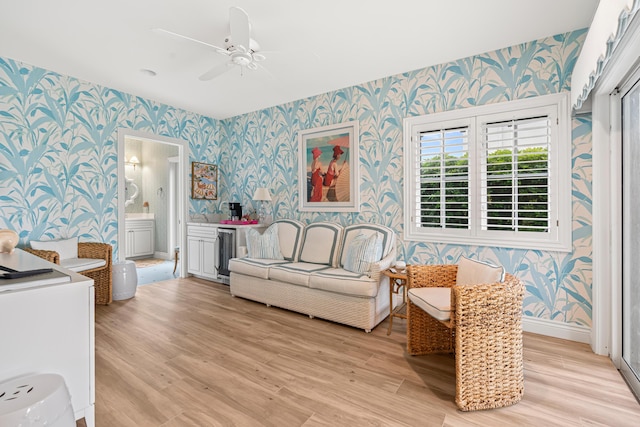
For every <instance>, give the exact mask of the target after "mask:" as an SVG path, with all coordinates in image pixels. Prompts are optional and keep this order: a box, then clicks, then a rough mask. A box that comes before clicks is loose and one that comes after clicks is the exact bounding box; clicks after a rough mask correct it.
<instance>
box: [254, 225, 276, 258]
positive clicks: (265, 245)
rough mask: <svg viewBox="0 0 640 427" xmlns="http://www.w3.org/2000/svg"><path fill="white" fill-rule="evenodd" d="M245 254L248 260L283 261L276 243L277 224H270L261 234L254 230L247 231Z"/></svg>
mask: <svg viewBox="0 0 640 427" xmlns="http://www.w3.org/2000/svg"><path fill="white" fill-rule="evenodd" d="M247 252H248V257H249V258H256V259H284V257H283V256H282V253H281V252H280V242H279V241H278V224H275V223H274V224H271V225H270V226H269V228H267V229H266V230H265V231H264V233H262V234H260V232H259V231H258V230H256V229H255V228H250V229H248V230H247Z"/></svg>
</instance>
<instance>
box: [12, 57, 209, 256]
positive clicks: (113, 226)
mask: <svg viewBox="0 0 640 427" xmlns="http://www.w3.org/2000/svg"><path fill="white" fill-rule="evenodd" d="M118 128H128V129H134V130H138V131H143V132H149V133H153V134H155V135H163V136H168V137H172V138H181V139H184V140H186V141H189V146H190V157H191V160H196V159H197V160H201V159H209V160H211V161H212V162H217V156H218V147H217V146H216V144H214V143H213V142H214V140H215V138H216V135H217V132H218V129H219V125H218V121H217V120H214V119H211V118H207V117H203V116H200V115H197V114H194V113H190V112H186V111H183V110H180V109H177V108H173V107H170V106H167V105H162V104H159V103H155V102H152V101H148V100H145V99H142V98H139V97H135V96H132V95H129V94H125V93H122V92H119V91H116V90H113V89H109V88H105V87H102V86H99V85H96V84H92V83H87V82H83V81H80V80H78V79H75V78H72V77H68V76H63V75H60V74H57V73H54V72H50V71H47V70H43V69H41V68H36V67H32V66H30V65H25V64H22V63H20V62H16V61H13V60H10V59H6V58H0V228H9V229H12V230H15V231H17V232H18V233H19V235H20V243H21V246H24V245H25V244H27V242H29V241H30V240H50V239H59V238H66V237H73V236H79V237H80V239H81V240H82V241H100V242H107V243H110V244H112V245H113V246H114V249H115V251H116V252H117V249H118V244H117V235H118V222H117V211H118V209H117V193H118V190H117V180H118V176H117V161H118V159H117V141H118ZM121 161H124V160H123V159H121ZM205 203H206V202H203V201H194V200H192V201H191V206H190V209H191V210H192V211H195V210H200V209H204V208H206V205H205ZM209 203H210V202H209ZM122 226H124V224H122Z"/></svg>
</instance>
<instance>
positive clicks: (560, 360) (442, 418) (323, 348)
mask: <svg viewBox="0 0 640 427" xmlns="http://www.w3.org/2000/svg"><path fill="white" fill-rule="evenodd" d="M405 322H406V321H404V320H401V319H394V325H393V328H394V329H393V331H392V333H391V335H389V336H387V326H388V320H385V321H384V322H383V323H381V324H380V325H379V326H378V327H377V328H375V329H374V331H373V332H372V333H370V334H367V333H365V332H364V331H362V330H358V329H354V328H351V327H347V326H342V325H339V324H335V323H331V322H327V321H324V320H321V319H309V318H308V317H307V316H305V315H301V314H297V313H293V312H289V311H286V310H281V309H278V308H274V307H266V306H265V305H263V304H259V303H255V302H252V301H247V300H244V299H241V298H234V297H232V296H231V295H230V294H229V288H228V287H227V286H224V285H219V284H216V283H211V282H207V281H204V280H199V279H176V280H171V281H168V282H161V283H155V284H151V285H146V286H142V287H139V288H138V291H137V294H136V296H135V298H132V299H130V300H126V301H116V302H114V303H112V304H111V305H109V306H97V307H96V424H97V426H98V427H109V426H117V427H127V426H163V427H178V426H232V425H237V426H261V425H265V426H306V427H311V426H314V427H315V426H555V425H557V426H638V425H640V406H639V404H638V402H637V401H636V399H635V398H634V396H633V395H632V393H631V392H630V391H629V388H628V387H627V385H626V384H625V383H624V381H623V379H622V378H621V376H620V375H619V373H618V372H617V371H616V369H615V368H614V366H613V365H612V363H611V361H610V360H609V359H608V358H606V357H602V356H597V355H594V354H593V353H592V352H591V350H590V348H589V346H587V345H584V344H579V343H574V342H568V341H563V340H559V339H553V338H547V337H542V336H539V335H533V334H525V394H524V398H523V400H522V401H521V402H520V403H518V404H516V405H514V406H511V407H508V408H502V409H494V410H488V411H479V412H461V411H459V410H457V408H456V406H455V403H454V391H455V390H454V389H455V378H454V360H453V357H452V356H449V355H435V356H408V355H407V354H406V351H405V326H406V323H405Z"/></svg>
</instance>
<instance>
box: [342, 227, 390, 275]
mask: <svg viewBox="0 0 640 427" xmlns="http://www.w3.org/2000/svg"><path fill="white" fill-rule="evenodd" d="M380 257H382V238H381V236H380V233H374V234H372V235H370V236H366V235H364V234H362V233H360V234H358V235H357V236H356V237H354V238H353V240H352V241H351V243H350V244H349V248H348V249H347V257H346V259H345V263H344V269H345V270H347V271H351V272H353V273H366V272H368V271H369V268H370V267H371V263H372V262H376V261H378V260H380Z"/></svg>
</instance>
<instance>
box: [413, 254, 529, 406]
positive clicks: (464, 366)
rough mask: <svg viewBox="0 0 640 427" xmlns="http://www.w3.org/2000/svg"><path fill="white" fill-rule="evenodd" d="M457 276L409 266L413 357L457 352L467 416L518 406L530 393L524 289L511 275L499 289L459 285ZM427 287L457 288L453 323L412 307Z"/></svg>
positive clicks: (459, 394) (442, 268)
mask: <svg viewBox="0 0 640 427" xmlns="http://www.w3.org/2000/svg"><path fill="white" fill-rule="evenodd" d="M457 270H458V266H457V265H433V266H427V265H412V266H408V268H407V279H408V280H407V282H408V283H407V284H408V291H409V299H408V301H407V351H408V353H409V354H411V355H423V354H429V353H452V352H455V370H456V396H455V401H456V405H457V406H458V407H459V408H460V409H461V410H463V411H473V410H479V409H491V408H499V407H503V406H509V405H513V404H514V403H517V402H519V401H520V400H521V399H522V395H523V393H524V372H523V355H522V299H523V295H524V286H523V284H522V282H521V281H520V280H519V279H517V278H516V277H514V276H512V275H510V274H506V275H505V280H504V281H503V282H499V283H489V284H477V285H456V276H457ZM426 286H428V287H448V288H451V297H450V298H451V305H450V309H451V313H450V319H448V320H441V321H440V320H436V319H435V318H433V317H431V316H430V315H429V314H427V313H426V312H425V311H423V310H422V309H421V308H420V307H418V306H417V305H416V304H415V303H414V302H412V300H411V289H413V288H420V287H426ZM445 294H446V293H445Z"/></svg>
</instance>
